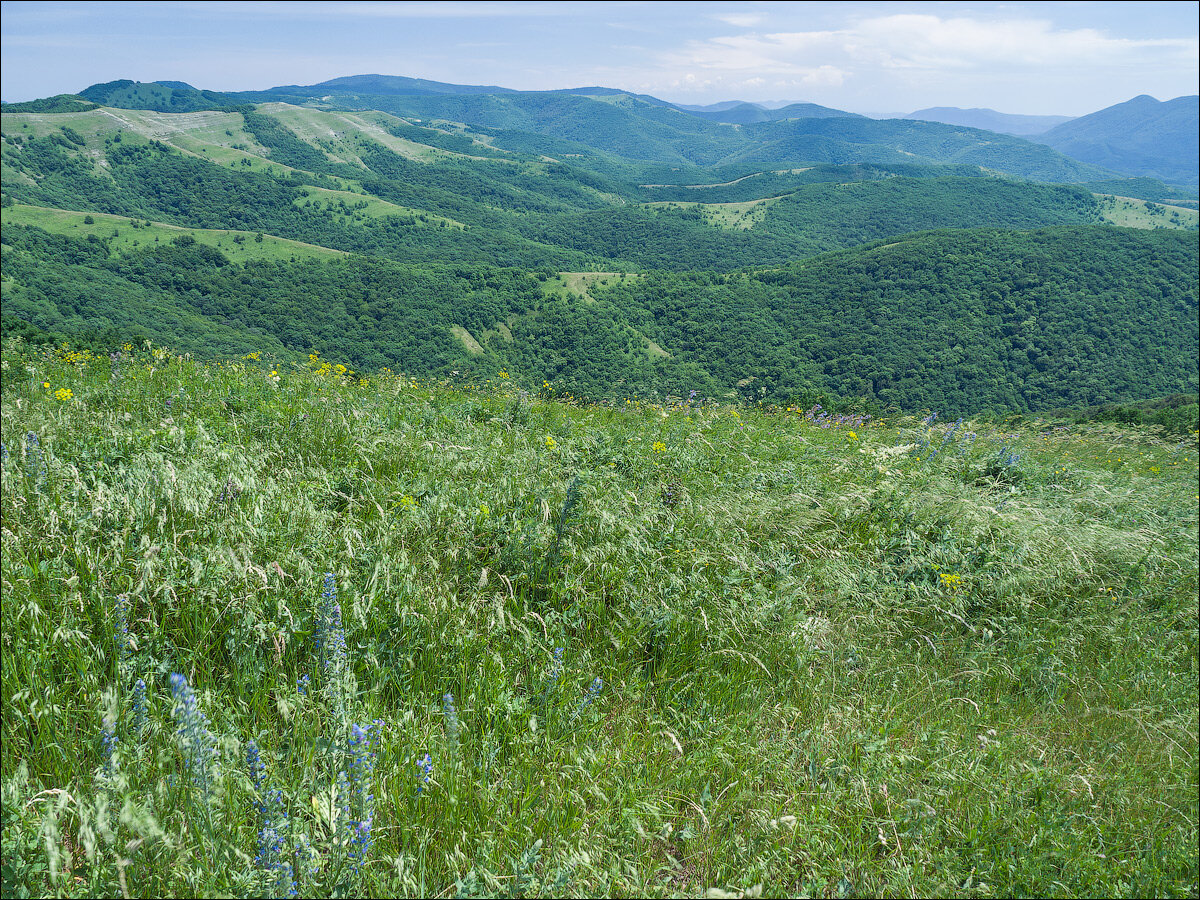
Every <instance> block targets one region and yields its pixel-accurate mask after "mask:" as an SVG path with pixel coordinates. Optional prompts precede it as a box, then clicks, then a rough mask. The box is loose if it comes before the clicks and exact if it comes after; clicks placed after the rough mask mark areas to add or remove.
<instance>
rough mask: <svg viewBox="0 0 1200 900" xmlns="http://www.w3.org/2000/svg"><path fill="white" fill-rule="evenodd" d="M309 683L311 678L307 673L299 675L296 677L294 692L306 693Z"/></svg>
mask: <svg viewBox="0 0 1200 900" xmlns="http://www.w3.org/2000/svg"><path fill="white" fill-rule="evenodd" d="M310 684H312V679H311V678H309V677H308V676H307V675H301V676H300V677H299V678H297V679H296V693H297V694H307V693H308V686H309V685H310Z"/></svg>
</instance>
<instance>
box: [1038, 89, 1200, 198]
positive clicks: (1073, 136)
mask: <svg viewBox="0 0 1200 900" xmlns="http://www.w3.org/2000/svg"><path fill="white" fill-rule="evenodd" d="M1038 140H1039V141H1041V142H1042V143H1044V144H1046V145H1048V146H1050V147H1053V148H1054V149H1055V150H1057V151H1058V152H1060V153H1065V154H1067V155H1068V156H1072V157H1074V158H1075V159H1080V160H1084V161H1085V162H1089V163H1092V164H1094V165H1097V166H1103V167H1105V168H1107V169H1111V170H1113V171H1115V172H1120V173H1122V174H1125V175H1135V176H1136V175H1140V176H1147V177H1150V178H1159V179H1162V180H1163V181H1165V182H1167V183H1169V184H1179V185H1184V186H1188V187H1191V188H1193V189H1195V188H1196V187H1197V186H1198V185H1200V95H1196V94H1193V95H1191V96H1188V97H1176V98H1175V99H1174V100H1166V101H1162V102H1160V101H1158V100H1156V99H1154V98H1153V97H1149V96H1147V95H1145V94H1142V95H1141V96H1138V97H1134V98H1133V99H1132V100H1127V101H1126V102H1124V103H1118V104H1117V105H1115V106H1110V107H1108V108H1107V109H1102V110H1100V111H1098V112H1094V113H1091V114H1090V115H1086V116H1081V117H1080V118H1078V119H1072V120H1071V121H1070V122H1065V123H1064V124H1062V125H1059V126H1058V127H1056V128H1052V129H1051V130H1049V131H1047V132H1045V133H1044V134H1042V135H1040V136H1039V137H1038Z"/></svg>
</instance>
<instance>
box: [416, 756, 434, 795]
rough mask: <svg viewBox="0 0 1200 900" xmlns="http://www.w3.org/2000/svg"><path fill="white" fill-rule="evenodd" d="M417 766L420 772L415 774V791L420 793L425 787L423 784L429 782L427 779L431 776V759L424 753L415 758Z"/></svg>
mask: <svg viewBox="0 0 1200 900" xmlns="http://www.w3.org/2000/svg"><path fill="white" fill-rule="evenodd" d="M417 768H418V769H419V770H420V773H419V774H418V775H417V793H418V794H419V793H421V791H422V790H424V789H425V785H427V784H429V780H430V779H431V778H433V760H432V759H431V758H430V757H429V754H428V753H426V754H425V756H424V757H422V758H421V759H418V760H417Z"/></svg>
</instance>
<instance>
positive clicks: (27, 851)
mask: <svg viewBox="0 0 1200 900" xmlns="http://www.w3.org/2000/svg"><path fill="white" fill-rule="evenodd" d="M2 365H3V400H2V408H3V433H4V438H3V440H4V453H3V454H2V455H3V501H2V507H0V510H2V513H3V551H4V552H3V563H2V573H0V574H2V580H3V600H2V603H3V607H2V610H3V656H2V664H0V665H2V676H3V681H2V694H3V710H4V712H3V733H2V738H3V750H2V751H0V764H2V770H0V783H2V787H3V801H4V802H3V816H4V819H3V845H4V846H3V849H4V852H3V859H4V862H3V879H4V880H3V889H4V894H5V895H6V896H7V895H13V896H20V895H43V894H63V895H94V894H123V895H128V896H139V895H145V896H155V895H177V894H206V895H207V894H218V895H223V894H239V895H253V894H266V895H278V894H287V893H292V892H294V893H296V894H299V895H303V896H309V895H321V896H325V895H329V894H333V895H349V894H364V893H369V894H377V895H392V894H398V895H412V894H421V895H435V894H437V895H451V894H456V893H457V894H460V895H496V894H505V895H512V896H525V895H529V896H535V895H556V896H557V895H563V894H567V895H577V896H592V895H600V894H652V895H676V894H684V895H697V894H703V893H704V892H706V891H714V892H717V891H726V892H732V893H735V894H737V893H742V892H746V893H747V895H750V894H754V893H759V892H761V894H762V895H764V896H782V895H796V894H801V895H821V896H833V895H839V896H850V895H854V894H859V895H881V894H882V895H893V894H896V895H900V894H903V895H907V896H917V895H972V896H989V895H1008V894H1039V895H1047V896H1050V895H1054V896H1057V895H1073V896H1082V895H1092V894H1112V895H1128V896H1143V895H1151V894H1153V895H1167V896H1188V895H1190V896H1194V895H1195V894H1196V892H1197V890H1198V889H1200V878H1198V875H1197V850H1196V846H1197V816H1198V811H1197V784H1198V780H1197V709H1198V700H1197V629H1196V617H1197V499H1200V495H1198V488H1197V469H1196V467H1197V444H1196V436H1195V435H1192V436H1191V437H1189V438H1187V439H1186V440H1184V441H1183V442H1179V441H1178V440H1175V439H1172V440H1165V439H1163V438H1162V437H1159V436H1156V435H1155V434H1154V433H1153V432H1152V431H1150V430H1144V429H1143V430H1131V429H1121V428H1117V427H1114V426H1079V427H1071V428H1049V427H1047V428H1039V427H1038V425H1037V423H1034V424H1033V425H1030V424H1028V423H1026V424H1023V425H1022V426H1021V428H1020V431H1019V432H1018V431H1017V430H1015V429H1013V428H1011V426H1005V425H988V424H985V423H969V422H966V423H957V424H956V423H949V424H948V425H941V424H939V423H938V422H937V420H936V419H927V420H925V421H922V420H920V419H899V420H896V421H891V422H887V423H872V422H869V421H868V422H865V423H864V422H861V421H859V420H853V421H851V420H846V419H840V420H839V419H836V418H835V419H831V418H829V417H824V418H821V417H819V416H817V415H815V414H813V415H808V416H806V415H805V414H804V413H803V412H801V411H763V410H746V409H741V410H739V409H735V408H732V407H728V406H720V405H703V404H700V405H697V404H696V403H695V402H680V403H676V404H673V405H672V404H665V405H656V404H652V403H645V402H630V403H628V404H624V405H622V406H620V407H618V408H612V407H604V406H583V405H578V404H576V403H573V402H570V401H566V400H562V399H557V400H556V399H553V398H550V397H542V398H539V397H528V396H524V395H522V394H520V392H518V391H516V390H515V389H510V388H505V387H504V386H503V385H504V384H506V381H505V380H504V379H503V378H498V379H497V380H496V381H495V382H494V383H493V385H491V386H488V387H487V388H485V389H474V388H457V387H454V386H451V385H445V384H426V383H417V382H415V381H413V380H410V379H406V378H403V377H400V376H395V375H392V374H390V373H383V374H382V375H379V376H372V377H371V378H369V379H362V380H360V379H358V378H353V379H350V378H347V377H344V376H342V377H339V376H338V375H337V372H336V369H333V368H330V367H328V366H326V367H323V368H321V367H318V365H317V364H316V363H314V365H313V366H311V367H307V368H300V367H291V368H287V369H279V370H278V374H277V375H275V376H274V377H273V376H271V375H270V374H269V373H270V371H271V369H270V368H269V361H265V360H244V361H237V362H233V363H227V364H223V365H221V364H207V365H206V364H201V363H197V362H194V361H191V360H189V359H185V358H180V357H177V356H174V355H172V354H170V353H168V352H166V351H163V350H156V349H153V348H148V349H146V350H134V349H133V348H128V349H127V350H126V351H125V352H124V353H122V354H120V356H119V357H116V358H111V359H110V358H107V357H102V358H96V357H92V356H91V355H90V354H87V353H76V352H71V351H69V350H65V349H63V350H47V351H44V352H40V353H34V352H33V351H31V350H28V349H27V348H25V347H23V346H21V345H12V346H9V347H6V348H5V349H4V351H3V363H2ZM262 366H266V368H263V367H262ZM497 384H498V385H500V387H496V385H497ZM67 389H69V391H70V395H69V396H66V395H65V394H64V393H62V392H63V391H65V390H67ZM56 392H58V393H56ZM544 393H546V394H550V393H552V389H551V390H550V391H546V392H544ZM714 895H716V894H715V893H714Z"/></svg>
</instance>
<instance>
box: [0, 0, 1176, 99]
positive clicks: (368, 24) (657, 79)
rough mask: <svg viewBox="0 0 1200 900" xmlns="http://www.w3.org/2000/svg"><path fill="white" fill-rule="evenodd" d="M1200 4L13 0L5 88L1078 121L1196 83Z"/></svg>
mask: <svg viewBox="0 0 1200 900" xmlns="http://www.w3.org/2000/svg"><path fill="white" fill-rule="evenodd" d="M1198 8H1200V7H1198V4H1196V3H1194V2H1179V3H1145V2H1143V3H1114V2H1101V3H1095V2H1087V3H1075V2H1072V3H957V2H941V3H836V2H835V3H746V2H740V3H734V2H729V3H724V2H704V3H645V2H643V3H637V2H626V3H584V2H581V3H539V2H519V0H518V2H444V3H435V2H426V3H416V2H400V3H382V2H348V3H335V2H320V0H317V2H305V3H268V2H237V3H224V2H171V3H157V2H144V3H100V2H71V3H55V2H37V3H24V2H5V3H3V4H2V10H0V12H2V16H0V23H2V25H0V31H2V35H0V41H2V43H0V49H2V53H0V70H2V71H0V74H2V78H0V96H2V97H3V99H4V100H6V101H9V102H13V101H18V100H28V99H32V98H35V97H44V96H49V95H52V94H57V93H71V92H74V91H78V90H81V89H83V88H84V87H87V86H88V85H90V84H93V83H96V82H101V81H111V80H114V79H117V78H132V79H135V80H138V81H154V80H159V79H164V80H178V81H187V82H189V83H191V84H194V85H196V86H197V87H201V88H209V89H213V90H257V89H263V88H267V87H272V86H275V85H280V84H313V83H316V82H319V81H323V80H325V79H328V78H333V77H337V76H339V75H355V74H365V73H381V74H387V75H409V76H413V77H418V78H429V79H434V80H437V81H451V82H457V83H463V84H497V85H503V86H505V87H513V88H518V89H524V90H538V89H546V88H562V87H579V86H584V85H595V84H599V85H604V86H609V87H618V88H624V89H626V90H631V91H635V92H639V93H648V94H653V95H654V96H657V97H661V98H663V99H665V100H671V101H675V102H682V103H711V102H715V101H718V100H730V99H744V100H758V101H772V100H774V101H779V100H805V101H811V102H816V103H821V104H824V105H826V106H833V107H837V108H840V109H848V110H852V111H855V112H873V113H881V112H897V113H902V112H909V111H912V110H916V109H921V108H924V107H929V106H961V107H975V106H980V107H990V108H992V109H998V110H1000V111H1001V112H1010V113H1027V114H1062V115H1081V114H1084V113H1088V112H1091V111H1094V110H1096V109H1100V108H1102V107H1105V106H1109V105H1111V104H1113V103H1119V102H1121V101H1123V100H1128V99H1129V98H1130V97H1133V96H1136V95H1138V94H1151V95H1153V96H1155V97H1158V98H1159V99H1160V100H1167V99H1170V98H1172V97H1177V96H1180V95H1182V94H1192V93H1196V90H1197V87H1196V85H1197V81H1198V79H1200V68H1198V64H1197V59H1198V35H1200V20H1198Z"/></svg>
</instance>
